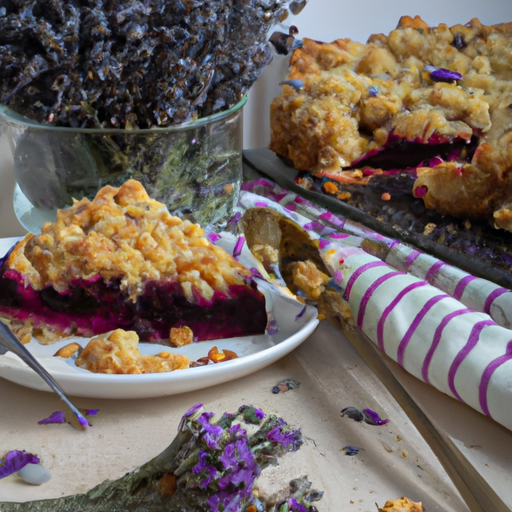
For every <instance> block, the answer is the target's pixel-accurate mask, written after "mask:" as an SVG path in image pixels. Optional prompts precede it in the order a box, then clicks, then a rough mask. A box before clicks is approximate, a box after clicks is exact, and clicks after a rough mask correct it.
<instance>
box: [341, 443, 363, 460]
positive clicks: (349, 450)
mask: <svg viewBox="0 0 512 512" xmlns="http://www.w3.org/2000/svg"><path fill="white" fill-rule="evenodd" d="M343 449H344V450H345V455H350V456H351V457H353V456H354V455H357V454H358V453H359V450H360V448H358V447H357V446H352V445H350V444H349V445H347V446H344V447H343Z"/></svg>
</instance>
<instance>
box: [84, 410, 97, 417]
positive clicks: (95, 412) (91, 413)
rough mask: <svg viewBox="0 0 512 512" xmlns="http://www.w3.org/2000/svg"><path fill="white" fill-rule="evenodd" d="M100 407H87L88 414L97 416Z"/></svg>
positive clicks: (86, 413) (86, 412)
mask: <svg viewBox="0 0 512 512" xmlns="http://www.w3.org/2000/svg"><path fill="white" fill-rule="evenodd" d="M98 411H99V409H85V415H86V416H96V414H98Z"/></svg>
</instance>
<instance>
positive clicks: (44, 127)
mask: <svg viewBox="0 0 512 512" xmlns="http://www.w3.org/2000/svg"><path fill="white" fill-rule="evenodd" d="M247 99H248V97H247V95H244V96H242V99H241V100H240V101H239V102H238V103H236V104H235V105H233V106H232V107H230V108H229V109H227V110H223V111H221V112H217V113H215V114H211V115H209V116H205V117H200V118H198V119H194V120H192V121H187V122H185V123H181V124H174V125H171V126H164V127H158V126H156V127H153V128H113V127H112V128H79V127H72V126H55V125H51V124H42V123H40V122H38V121H35V120H33V119H30V118H28V117H26V116H23V115H22V114H18V113H17V112H16V111H14V110H12V109H11V108H9V107H8V106H6V105H3V104H1V103H0V121H1V120H4V121H5V122H7V123H11V124H17V125H21V126H26V127H27V128H32V129H36V130H41V131H55V132H68V133H84V134H106V133H108V134H117V135H127V134H130V135H133V134H138V135H144V134H148V135H149V134H151V135H153V134H155V133H175V132H184V131H187V130H193V129H195V128H198V127H200V126H205V125H208V124H212V123H215V122H217V121H221V120H223V119H226V118H227V117H230V116H231V115H232V114H234V113H236V112H237V111H239V110H241V109H242V108H243V107H244V105H245V104H246V103H247Z"/></svg>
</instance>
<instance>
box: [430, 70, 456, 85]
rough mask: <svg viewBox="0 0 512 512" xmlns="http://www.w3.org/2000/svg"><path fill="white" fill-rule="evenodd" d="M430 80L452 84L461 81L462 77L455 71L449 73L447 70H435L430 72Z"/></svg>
mask: <svg viewBox="0 0 512 512" xmlns="http://www.w3.org/2000/svg"><path fill="white" fill-rule="evenodd" d="M430 79H431V80H432V81H433V82H453V81H455V80H461V79H462V75H461V74H460V73H458V72H457V71H450V70H449V69H444V68H436V69H434V70H432V71H430Z"/></svg>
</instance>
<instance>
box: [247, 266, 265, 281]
mask: <svg viewBox="0 0 512 512" xmlns="http://www.w3.org/2000/svg"><path fill="white" fill-rule="evenodd" d="M249 270H250V271H251V276H252V277H257V278H258V279H265V278H264V277H263V276H262V275H261V272H260V271H259V270H258V269H257V268H256V267H251V268H250V269H249Z"/></svg>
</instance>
